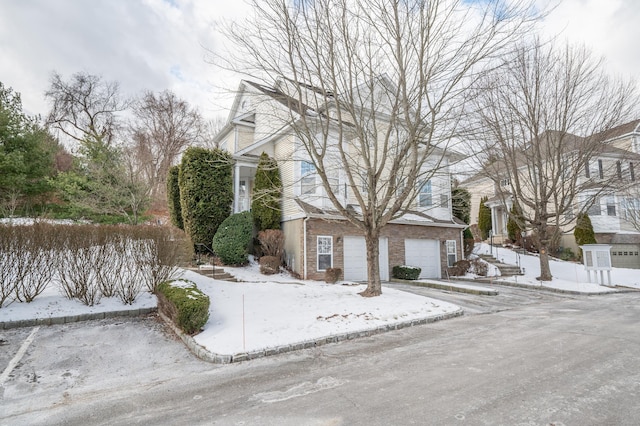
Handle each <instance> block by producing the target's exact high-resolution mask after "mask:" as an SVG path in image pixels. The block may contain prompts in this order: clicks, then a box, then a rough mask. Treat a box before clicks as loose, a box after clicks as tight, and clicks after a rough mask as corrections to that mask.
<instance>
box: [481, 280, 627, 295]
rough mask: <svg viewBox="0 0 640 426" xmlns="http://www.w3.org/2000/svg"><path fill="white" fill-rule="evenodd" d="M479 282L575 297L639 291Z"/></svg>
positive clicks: (508, 282) (489, 281) (510, 282)
mask: <svg viewBox="0 0 640 426" xmlns="http://www.w3.org/2000/svg"><path fill="white" fill-rule="evenodd" d="M477 281H478V282H482V283H485V284H491V285H503V286H506V287H517V288H524V289H527V290H542V291H548V292H550V293H561V294H572V295H575V296H606V295H610V294H619V293H632V292H634V291H637V290H631V289H628V288H627V289H625V290H619V289H617V288H616V289H611V291H606V292H598V293H594V292H589V291H577V290H564V289H561V288H553V287H546V286H535V285H528V284H521V283H515V282H512V281H495V280H494V281H491V280H489V279H488V278H483V279H480V280H477Z"/></svg>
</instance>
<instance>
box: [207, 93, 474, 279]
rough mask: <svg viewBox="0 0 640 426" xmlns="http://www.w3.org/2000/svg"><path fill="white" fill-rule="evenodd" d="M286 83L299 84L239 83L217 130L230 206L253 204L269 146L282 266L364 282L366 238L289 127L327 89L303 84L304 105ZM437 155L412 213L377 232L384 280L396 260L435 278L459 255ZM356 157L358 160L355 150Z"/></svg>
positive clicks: (332, 171) (335, 181) (341, 191)
mask: <svg viewBox="0 0 640 426" xmlns="http://www.w3.org/2000/svg"><path fill="white" fill-rule="evenodd" d="M291 84H297V83H294V82H291V81H286V82H279V83H278V84H276V85H275V86H274V87H268V86H265V85H262V84H259V83H255V82H252V81H246V80H245V81H242V82H241V84H240V86H239V88H238V91H237V94H236V97H235V100H234V103H233V105H232V108H231V111H230V113H229V120H228V123H227V125H226V126H225V127H224V128H223V129H222V130H221V131H220V133H219V134H218V135H217V136H216V140H215V141H216V143H218V144H219V146H220V147H222V148H223V149H227V150H228V151H230V152H231V153H232V154H233V158H234V160H235V168H234V194H235V198H234V203H233V212H241V211H244V210H248V209H249V208H250V206H251V194H252V189H253V179H254V175H255V170H256V167H257V163H258V158H259V156H260V155H261V154H262V153H263V152H266V153H267V154H268V155H269V156H271V157H273V158H275V159H276V160H277V162H278V165H279V169H280V172H281V177H282V182H283V188H284V191H283V192H284V193H283V199H282V223H281V227H282V230H283V231H284V234H285V251H286V259H285V260H286V263H287V265H288V266H289V267H290V268H291V270H292V271H294V272H296V273H298V274H299V275H300V276H301V277H303V278H305V279H323V278H324V271H325V270H326V269H327V268H341V269H342V270H343V274H344V279H345V280H352V281H364V280H366V279H367V262H366V249H365V240H364V237H363V236H362V233H361V232H360V231H358V229H357V228H356V227H355V226H353V225H352V224H351V223H350V222H348V221H347V220H345V218H344V217H343V216H342V215H341V214H340V213H339V212H338V211H337V210H336V208H335V207H334V204H333V202H332V201H331V200H330V199H329V198H328V197H327V193H326V190H325V187H324V185H323V183H322V180H321V178H320V176H319V173H317V170H316V169H315V166H314V164H313V162H312V161H310V158H309V155H308V153H307V151H306V150H305V149H304V146H303V145H302V144H303V142H302V141H301V139H300V137H299V133H296V132H297V131H299V129H294V126H295V125H296V123H295V119H292V118H291V117H292V116H294V117H295V116H298V117H304V119H305V120H314V119H317V117H318V109H319V108H318V107H317V106H315V107H311V106H310V104H313V105H318V104H322V103H323V101H324V100H323V99H322V97H323V96H326V93H321V92H320V91H319V90H316V89H315V88H313V87H310V86H307V87H306V88H307V89H308V91H309V92H310V95H309V96H313V97H315V98H314V100H313V102H309V104H305V103H301V102H300V101H299V100H297V99H294V98H293V97H292V96H290V95H289V94H288V91H287V87H286V86H287V85H291ZM321 108H324V111H325V113H326V115H331V113H332V112H331V100H326V102H325V105H324V106H322V107H321ZM292 112H293V113H294V114H292ZM330 131H331V132H348V131H349V129H345V128H334V129H331V130H330ZM329 137H331V135H329ZM434 153H435V154H437V157H438V158H437V160H436V159H434V161H433V162H430V161H427V162H426V163H425V165H424V167H431V166H433V165H434V164H435V163H437V167H438V172H437V173H433V174H432V176H431V177H430V179H429V180H428V181H421V182H420V188H419V191H418V195H417V196H416V197H415V200H411V202H412V208H411V209H410V211H409V212H407V213H406V214H404V215H403V216H402V217H399V218H397V219H395V220H392V221H391V222H389V224H388V225H387V226H386V227H385V228H383V230H382V231H381V235H380V243H379V260H380V277H381V279H382V280H383V281H384V280H389V278H390V276H391V269H392V268H393V266H396V265H411V266H418V267H420V268H422V273H421V277H422V278H426V277H433V278H440V277H442V276H443V274H444V273H445V271H446V268H447V267H448V266H451V265H453V263H455V261H457V260H458V259H461V258H462V247H463V246H462V231H463V230H464V228H466V225H465V224H463V223H461V222H460V221H459V220H457V219H455V218H453V216H452V213H451V202H450V194H451V186H450V176H449V168H448V157H447V153H446V152H443V151H437V150H434ZM328 158H331V154H328ZM354 161H358V160H357V159H355V156H354ZM330 163H331V160H328V161H327V166H326V174H327V176H328V181H329V184H330V185H331V188H332V190H333V191H332V192H333V193H334V194H335V195H336V197H337V198H338V202H339V203H340V205H341V206H345V207H347V208H349V209H352V211H355V212H356V214H358V206H357V203H356V200H355V198H354V190H353V188H351V186H350V185H349V183H348V180H347V178H346V176H345V171H344V170H343V169H342V168H341V163H340V162H339V161H337V160H336V162H335V165H332V164H330ZM432 163H433V164H432ZM398 178H399V177H398V176H394V177H389V179H398ZM362 185H366V182H364V181H363V182H362Z"/></svg>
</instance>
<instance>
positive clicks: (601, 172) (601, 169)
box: [598, 160, 604, 179]
mask: <svg viewBox="0 0 640 426" xmlns="http://www.w3.org/2000/svg"><path fill="white" fill-rule="evenodd" d="M598 177H599V178H600V179H604V167H603V166H602V160H598Z"/></svg>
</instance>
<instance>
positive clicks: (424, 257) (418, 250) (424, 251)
mask: <svg viewBox="0 0 640 426" xmlns="http://www.w3.org/2000/svg"><path fill="white" fill-rule="evenodd" d="M404 258H405V264H406V265H408V266H418V267H420V268H422V271H420V278H440V243H439V241H437V240H412V239H409V240H404Z"/></svg>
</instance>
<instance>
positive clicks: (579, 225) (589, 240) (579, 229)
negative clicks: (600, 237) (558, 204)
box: [573, 213, 597, 259]
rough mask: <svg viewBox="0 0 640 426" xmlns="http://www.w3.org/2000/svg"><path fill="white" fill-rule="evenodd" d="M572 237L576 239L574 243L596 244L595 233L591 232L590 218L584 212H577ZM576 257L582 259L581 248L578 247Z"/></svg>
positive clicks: (580, 244)
mask: <svg viewBox="0 0 640 426" xmlns="http://www.w3.org/2000/svg"><path fill="white" fill-rule="evenodd" d="M573 237H574V238H575V239H576V244H577V245H578V246H582V245H585V244H596V243H597V241H596V235H595V233H594V232H593V225H592V224H591V219H590V218H589V215H588V214H586V213H578V216H577V217H576V229H574V231H573ZM578 257H579V258H580V259H582V249H580V248H578Z"/></svg>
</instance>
